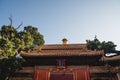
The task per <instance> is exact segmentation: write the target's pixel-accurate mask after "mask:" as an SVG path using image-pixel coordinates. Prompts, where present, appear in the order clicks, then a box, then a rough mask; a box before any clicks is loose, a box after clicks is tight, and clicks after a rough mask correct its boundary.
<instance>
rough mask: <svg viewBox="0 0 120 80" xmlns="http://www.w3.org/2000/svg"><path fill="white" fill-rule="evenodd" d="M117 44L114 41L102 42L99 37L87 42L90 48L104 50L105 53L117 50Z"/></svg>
mask: <svg viewBox="0 0 120 80" xmlns="http://www.w3.org/2000/svg"><path fill="white" fill-rule="evenodd" d="M115 47H116V45H115V44H114V43H113V42H112V41H108V42H105V41H103V42H100V41H99V39H97V38H96V37H95V39H94V40H91V41H90V40H89V41H88V43H87V48H88V49H90V50H104V52H105V53H108V52H112V51H115V50H116V49H115Z"/></svg>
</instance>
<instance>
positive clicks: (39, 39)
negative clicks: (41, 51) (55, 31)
mask: <svg viewBox="0 0 120 80" xmlns="http://www.w3.org/2000/svg"><path fill="white" fill-rule="evenodd" d="M24 31H25V32H29V33H30V34H31V36H32V37H33V44H32V45H34V46H41V45H43V44H44V43H45V41H44V38H43V35H41V34H40V33H39V32H38V29H37V28H35V27H32V26H27V27H24Z"/></svg>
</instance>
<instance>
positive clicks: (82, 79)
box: [73, 69, 90, 80]
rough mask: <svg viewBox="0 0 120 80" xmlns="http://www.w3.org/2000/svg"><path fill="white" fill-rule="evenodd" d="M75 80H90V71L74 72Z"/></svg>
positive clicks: (80, 70)
mask: <svg viewBox="0 0 120 80" xmlns="http://www.w3.org/2000/svg"><path fill="white" fill-rule="evenodd" d="M73 73H74V80H90V74H89V71H88V70H86V69H76V70H74V72H73Z"/></svg>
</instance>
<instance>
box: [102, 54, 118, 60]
mask: <svg viewBox="0 0 120 80" xmlns="http://www.w3.org/2000/svg"><path fill="white" fill-rule="evenodd" d="M102 60H103V61H120V55H119V56H113V57H105V56H103V57H102Z"/></svg>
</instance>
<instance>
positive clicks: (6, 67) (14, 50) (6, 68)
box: [0, 18, 44, 80]
mask: <svg viewBox="0 0 120 80" xmlns="http://www.w3.org/2000/svg"><path fill="white" fill-rule="evenodd" d="M10 21H11V24H10V25H3V26H2V27H1V29H0V80H9V79H10V77H11V76H12V75H13V74H14V72H15V71H16V70H19V69H20V68H21V66H22V63H23V59H19V58H16V55H17V54H18V53H19V52H20V51H21V50H26V51H28V50H30V49H31V47H33V45H34V46H41V45H43V44H44V39H43V35H41V34H40V33H39V32H38V29H37V28H35V27H33V26H26V27H24V30H21V31H18V30H17V29H18V28H19V27H20V26H21V25H22V24H20V25H19V26H18V27H17V28H15V27H14V26H12V19H11V18H10Z"/></svg>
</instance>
